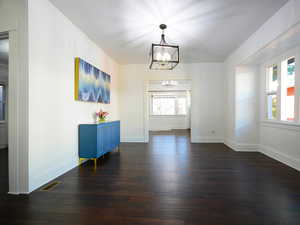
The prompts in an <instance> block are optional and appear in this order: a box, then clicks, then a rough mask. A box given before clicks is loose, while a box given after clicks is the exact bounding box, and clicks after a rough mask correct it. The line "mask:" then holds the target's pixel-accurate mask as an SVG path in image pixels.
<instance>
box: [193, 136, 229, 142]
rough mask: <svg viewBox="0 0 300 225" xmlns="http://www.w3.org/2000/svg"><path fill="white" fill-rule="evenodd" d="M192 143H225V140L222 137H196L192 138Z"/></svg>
mask: <svg viewBox="0 0 300 225" xmlns="http://www.w3.org/2000/svg"><path fill="white" fill-rule="evenodd" d="M191 142H192V143H223V142H224V139H223V138H222V137H216V136H196V137H191Z"/></svg>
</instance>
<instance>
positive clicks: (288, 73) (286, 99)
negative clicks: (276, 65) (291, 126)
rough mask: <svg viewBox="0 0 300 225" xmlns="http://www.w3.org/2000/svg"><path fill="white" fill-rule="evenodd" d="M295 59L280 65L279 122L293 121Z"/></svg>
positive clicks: (287, 60)
mask: <svg viewBox="0 0 300 225" xmlns="http://www.w3.org/2000/svg"><path fill="white" fill-rule="evenodd" d="M295 67H296V61H295V57H292V58H289V59H286V60H284V61H283V62H282V63H281V68H282V73H281V120H285V121H294V120H295V89H296V87H295V85H296V83H295V78H296V73H295Z"/></svg>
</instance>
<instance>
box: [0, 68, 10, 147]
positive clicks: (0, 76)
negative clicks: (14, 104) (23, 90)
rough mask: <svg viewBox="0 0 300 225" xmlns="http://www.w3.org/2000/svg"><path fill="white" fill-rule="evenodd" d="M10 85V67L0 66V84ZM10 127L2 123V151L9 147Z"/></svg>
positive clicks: (0, 135)
mask: <svg viewBox="0 0 300 225" xmlns="http://www.w3.org/2000/svg"><path fill="white" fill-rule="evenodd" d="M1 83H3V84H6V85H7V83H8V65H2V64H0V84H1ZM7 132H8V126H7V122H4V123H1V122H0V150H1V149H4V148H6V147H7V146H8V133H7Z"/></svg>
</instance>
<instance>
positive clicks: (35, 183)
mask: <svg viewBox="0 0 300 225" xmlns="http://www.w3.org/2000/svg"><path fill="white" fill-rule="evenodd" d="M79 165H80V164H79V162H77V161H69V162H62V163H60V164H59V165H56V166H55V167H52V168H49V169H47V170H46V171H45V172H43V173H38V174H37V175H33V176H32V177H33V179H31V181H30V190H29V193H31V192H33V191H34V190H37V189H38V188H40V187H42V186H43V185H45V184H47V183H49V182H50V181H52V180H54V179H59V177H60V176H62V175H63V174H65V173H67V172H69V171H71V170H72V169H74V168H75V167H77V166H79ZM25 194H26V193H25Z"/></svg>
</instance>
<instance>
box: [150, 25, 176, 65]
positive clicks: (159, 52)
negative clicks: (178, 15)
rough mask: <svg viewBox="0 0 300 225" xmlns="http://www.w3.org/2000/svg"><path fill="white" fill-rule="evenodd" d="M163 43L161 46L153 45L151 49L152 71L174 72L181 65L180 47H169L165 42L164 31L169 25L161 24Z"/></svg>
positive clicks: (161, 42)
mask: <svg viewBox="0 0 300 225" xmlns="http://www.w3.org/2000/svg"><path fill="white" fill-rule="evenodd" d="M159 28H160V29H161V30H162V34H161V41H160V43H159V44H152V47H151V52H150V55H151V63H150V69H151V70H172V69H174V68H175V66H177V64H178V63H179V46H177V45H169V44H168V43H167V42H166V40H165V34H164V30H165V29H167V25H165V24H161V25H160V26H159Z"/></svg>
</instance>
